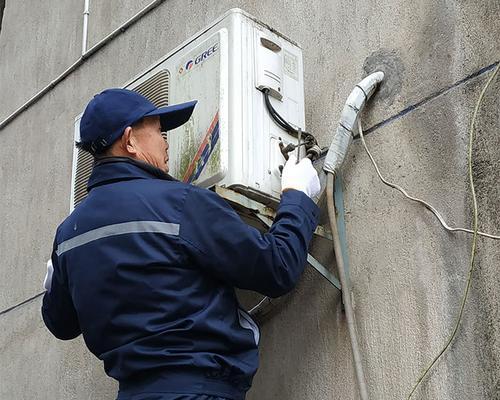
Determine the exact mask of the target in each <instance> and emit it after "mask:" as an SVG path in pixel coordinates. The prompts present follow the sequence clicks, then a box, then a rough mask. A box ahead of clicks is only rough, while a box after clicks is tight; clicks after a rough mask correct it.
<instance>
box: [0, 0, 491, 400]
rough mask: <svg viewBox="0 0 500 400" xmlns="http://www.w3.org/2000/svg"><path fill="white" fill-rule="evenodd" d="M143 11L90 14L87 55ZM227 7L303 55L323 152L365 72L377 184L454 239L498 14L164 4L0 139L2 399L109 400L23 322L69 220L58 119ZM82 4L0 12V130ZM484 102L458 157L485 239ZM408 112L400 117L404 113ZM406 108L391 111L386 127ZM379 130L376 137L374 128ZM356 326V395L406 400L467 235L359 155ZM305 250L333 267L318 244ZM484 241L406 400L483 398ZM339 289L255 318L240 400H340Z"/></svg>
mask: <svg viewBox="0 0 500 400" xmlns="http://www.w3.org/2000/svg"><path fill="white" fill-rule="evenodd" d="M147 3H148V2H147V1H140V2H135V1H130V0H127V1H121V2H116V1H113V2H109V1H103V0H91V16H90V24H89V46H92V45H93V44H95V43H96V42H98V41H99V40H100V39H101V38H102V37H104V36H105V35H106V34H108V33H109V32H111V31H112V30H113V29H114V28H116V27H117V26H119V25H120V24H121V23H122V22H124V21H125V20H126V19H127V18H128V17H129V16H130V15H131V14H133V13H135V12H137V11H138V10H139V9H140V8H141V7H143V6H144V5H146V4H147ZM232 7H241V8H243V9H244V10H246V11H248V12H250V13H251V14H253V15H255V16H256V17H258V18H259V19H262V20H263V21H265V22H267V23H269V24H270V25H271V26H273V27H275V28H276V29H277V30H279V31H281V32H282V33H284V34H286V35H287V36H290V37H291V38H293V39H295V40H297V41H298V42H299V43H301V45H302V47H303V50H304V66H305V85H306V87H305V91H306V93H305V94H306V122H307V126H308V128H309V129H310V130H311V131H312V132H314V133H315V134H316V135H317V137H318V138H319V140H320V142H321V144H322V145H327V144H329V142H330V138H331V134H332V132H333V131H334V129H335V127H336V124H337V121H338V117H339V112H340V110H341V108H342V105H343V102H344V101H345V98H346V96H347V95H348V94H349V92H350V90H351V88H352V87H353V85H354V84H355V83H357V82H358V80H359V79H360V78H361V77H362V76H364V75H365V74H366V73H368V72H371V71H373V70H375V69H377V68H382V69H384V70H385V71H386V72H387V75H388V76H387V82H386V83H385V84H384V86H383V87H382V88H381V91H380V92H379V93H378V94H377V95H376V96H375V97H374V99H373V103H372V105H371V106H370V107H369V109H368V110H367V113H366V114H365V117H364V124H365V126H366V127H368V128H369V127H374V126H375V127H376V128H375V129H372V131H371V133H370V134H369V135H368V137H367V143H368V145H369V146H370V147H371V149H372V151H373V153H374V156H375V158H376V159H377V160H378V162H379V163H380V168H381V169H382V171H384V172H385V173H386V174H387V176H388V177H390V178H391V179H392V180H394V181H396V182H398V183H400V184H402V185H403V186H405V187H407V188H411V192H412V193H414V194H416V195H418V196H421V197H424V198H425V199H428V200H429V201H431V202H432V203H433V204H434V205H435V206H436V207H437V208H438V209H439V210H441V211H442V212H443V214H444V215H445V217H446V219H447V221H448V222H449V223H452V224H456V225H459V226H469V225H470V224H471V196H470V190H469V188H468V181H467V165H466V153H467V142H468V136H467V135H468V126H469V123H470V118H471V115H472V111H473V107H474V104H475V101H476V99H477V97H478V95H479V92H480V90H481V88H482V86H483V85H484V83H485V81H486V80H487V78H488V76H489V75H490V74H491V69H488V70H486V71H484V70H483V69H484V68H485V67H488V66H490V65H492V64H493V63H495V62H497V61H498V60H499V59H500V48H499V45H498V37H500V24H498V15H500V3H499V2H498V1H497V0H485V1H482V2H472V1H464V0H439V1H424V2H412V1H409V0H391V1H386V2H375V1H364V2H358V1H340V0H334V1H330V2H323V1H321V0H310V1H308V2H305V1H288V2H285V1H282V2H281V1H249V0H247V1H243V0H241V1H229V0H222V1H209V0H205V1H202V2H194V1H189V2H186V1H180V0H170V1H166V2H164V3H163V4H162V5H161V6H160V7H158V8H157V9H155V10H153V11H152V12H151V13H150V14H148V15H146V16H145V17H144V18H143V19H142V20H140V21H139V22H138V23H136V24H135V25H133V26H132V27H130V28H129V29H128V30H127V31H126V32H125V33H123V34H122V35H120V36H119V37H117V38H116V39H114V40H113V41H112V42H111V43H110V44H109V45H107V46H106V47H104V48H103V49H101V50H100V51H99V52H98V53H97V54H95V55H94V56H92V57H91V58H90V59H88V60H87V61H86V62H85V63H84V64H83V65H82V66H81V67H80V68H78V69H77V70H76V71H75V72H73V73H72V74H71V75H70V76H69V77H68V78H67V79H65V80H64V81H63V82H62V83H60V84H59V85H58V86H57V87H55V88H54V89H53V90H52V91H51V92H50V93H49V94H48V95H46V96H45V97H43V98H42V99H41V100H40V101H38V102H37V103H36V104H35V105H34V106H32V107H31V108H29V109H28V110H27V111H25V112H24V113H23V114H22V115H21V116H20V117H18V118H17V119H15V120H14V121H13V122H11V123H10V124H9V125H8V126H6V127H5V128H4V129H2V130H0V140H1V143H2V146H1V147H0V184H1V188H2V191H1V196H0V221H2V225H1V229H0V254H1V261H0V271H1V276H2V277H3V278H2V279H1V280H0V332H1V333H0V361H1V362H0V382H1V384H0V399H2V400H3V399H6V400H7V399H9V400H10V399H97V398H99V399H112V398H114V397H113V396H114V393H115V389H116V385H115V383H114V382H113V381H112V380H110V379H109V378H107V377H106V376H105V375H104V373H103V372H102V367H101V365H100V362H99V361H98V360H96V359H94V358H93V357H91V356H90V355H89V354H88V352H87V351H86V349H85V347H84V344H83V341H82V340H81V339H78V340H75V341H73V342H69V343H64V342H60V341H57V340H56V339H54V338H52V337H51V336H50V334H49V333H48V331H47V330H46V329H45V328H44V326H43V322H42V321H41V319H40V314H39V307H40V297H36V298H35V299H34V300H31V301H29V302H27V303H26V304H24V305H21V306H19V307H16V308H14V309H11V310H10V311H6V312H2V310H8V309H9V308H10V307H12V306H13V305H16V304H19V303H21V302H23V301H24V300H27V299H29V298H31V297H33V296H35V295H36V294H38V293H40V292H41V282H42V280H43V277H44V274H45V271H44V264H45V261H46V260H47V258H48V257H49V253H50V249H51V244H52V238H53V234H54V230H55V228H56V226H57V225H58V223H59V222H60V221H61V220H62V219H63V218H64V217H65V215H66V214H67V212H68V209H69V195H70V180H71V161H72V139H73V119H74V117H75V116H76V115H77V114H78V113H79V112H81V110H82V109H83V107H84V105H85V104H86V102H87V100H88V99H89V98H90V97H91V96H92V95H93V94H95V93H97V92H98V91H100V90H101V89H103V88H105V87H110V86H120V85H122V84H123V83H124V82H126V81H127V80H128V79H129V78H130V77H131V76H134V75H136V74H137V73H139V72H141V71H142V70H143V69H144V68H145V67H147V66H148V65H150V64H151V63H153V62H154V61H155V60H157V59H158V58H160V57H161V56H162V55H164V54H165V53H167V52H168V51H169V50H171V49H173V48H174V47H176V46H177V45H178V44H179V43H181V42H182V41H183V40H185V39H186V38H188V37H189V36H190V35H192V34H193V33H195V32H197V31H198V30H200V29H201V28H203V27H204V26H206V25H207V24H208V23H210V22H211V21H212V20H214V19H215V18H216V17H218V16H219V15H221V14H222V13H224V12H225V11H226V10H228V9H229V8H232ZM82 11H83V0H81V1H77V0H72V1H69V2H68V1H66V2H63V1H59V2H57V4H55V3H54V2H42V1H35V0H27V1H23V2H15V1H12V0H10V1H9V0H7V1H6V6H5V11H4V17H3V23H2V30H1V32H0V60H1V61H0V88H1V90H0V120H3V119H4V118H5V117H6V116H8V115H9V114H10V113H11V112H12V111H13V110H15V109H16V108H17V107H19V106H20V105H22V104H23V102H24V101H25V100H27V99H28V98H29V97H31V96H32V95H33V94H34V93H36V92H37V91H38V90H40V89H41V88H42V87H44V86H45V85H46V84H47V83H49V82H50V81H51V80H52V79H54V78H55V77H56V76H57V75H58V74H59V73H60V72H62V71H63V70H64V69H65V68H66V67H68V66H69V65H70V64H71V63H73V62H74V61H75V60H76V59H77V58H78V57H79V52H80V49H81V30H82ZM499 89H500V83H499V79H497V81H496V82H495V83H494V84H493V85H492V87H491V88H490V91H489V94H488V95H487V96H486V98H485V101H484V105H483V107H482V109H481V111H480V113H479V121H478V124H477V130H476V133H477V139H476V143H475V146H474V177H475V180H476V185H477V191H478V200H479V209H480V213H479V218H480V224H479V225H480V228H481V229H482V230H484V231H488V232H491V233H497V234H498V233H499V232H500V202H499V198H500V185H499V184H498V181H499V177H498V170H499V167H500V151H499V148H500V136H499V135H498V130H499V128H500V111H499V109H500V106H499V104H500V100H499V99H498V92H499ZM412 106H415V107H412ZM404 110H407V111H408V112H406V113H402V111H404ZM384 121H386V123H385V124H382V125H381V126H379V127H377V124H379V123H381V122H384ZM344 191H345V201H346V223H347V236H348V244H349V255H350V266H351V275H350V278H351V282H352V286H353V290H352V291H353V297H354V299H355V308H356V314H357V328H358V332H359V339H360V343H361V347H362V350H363V357H364V360H363V361H364V367H365V371H366V375H367V380H368V385H369V392H370V395H371V398H373V399H401V398H405V395H407V393H408V391H409V389H410V387H411V385H412V384H413V383H414V381H415V380H416V378H417V377H418V375H419V373H420V371H422V369H423V368H424V367H425V366H426V365H427V363H428V362H429V361H430V360H431V359H432V358H433V356H434V355H435V354H436V352H438V351H439V349H440V348H441V346H442V345H443V344H444V342H445V341H446V339H447V337H448V335H449V334H450V332H451V329H452V327H453V324H454V322H455V318H456V315H457V312H458V309H459V303H460V297H461V295H462V291H463V289H464V286H465V281H466V277H467V269H468V265H467V264H468V258H469V253H470V245H471V238H470V236H468V235H466V234H462V233H460V234H449V233H446V232H445V231H444V230H443V229H442V228H441V227H440V226H439V225H438V224H437V222H436V220H435V218H434V217H433V216H432V215H431V214H430V213H429V212H428V211H426V210H424V209H422V208H421V207H419V206H417V205H414V204H412V203H409V202H408V201H406V200H404V199H403V197H402V196H401V195H400V194H399V193H397V192H394V191H393V190H391V189H389V188H387V187H385V186H383V185H382V184H381V183H380V182H379V181H378V178H377V177H376V175H375V172H374V170H373V168H372V166H371V165H370V163H369V160H368V158H367V156H366V154H365V153H364V152H363V149H362V146H361V144H360V143H359V142H355V143H354V145H353V146H352V148H351V151H350V153H349V157H348V159H347V161H346V168H345V171H344ZM312 247H313V248H312V252H313V253H314V254H315V255H316V256H317V257H318V258H319V259H321V260H322V261H323V262H325V263H328V264H331V262H332V256H331V252H330V250H329V247H328V243H323V242H320V241H316V242H315V243H313V246H312ZM499 260H500V246H499V244H498V242H495V241H493V240H488V239H479V240H478V249H477V257H476V270H475V272H474V276H473V282H472V287H471V292H470V298H469V301H468V303H467V306H466V308H465V316H464V320H463V323H462V324H461V327H460V331H459V334H458V337H457V339H456V340H455V342H454V344H453V345H452V347H451V349H450V351H449V352H447V353H446V354H445V356H444V357H443V358H442V360H441V361H440V362H439V363H438V364H437V366H436V368H435V369H434V371H433V372H432V374H431V376H430V377H429V379H427V380H426V381H425V382H424V385H423V386H422V388H421V389H419V390H418V391H417V393H416V395H415V398H418V399H450V400H451V399H478V400H483V399H484V400H487V399H488V400H490V399H500V320H499V317H500V316H499V311H498V304H499V301H500V295H499V279H498V276H497V274H498V270H499V268H498V267H499ZM339 302H340V297H339V294H338V292H336V291H335V289H333V288H332V287H331V286H329V285H328V284H326V283H325V281H324V280H323V279H321V278H320V277H319V276H318V275H317V274H316V273H315V272H314V271H312V270H310V269H308V270H306V273H305V274H304V277H303V279H302V280H301V282H300V283H299V285H298V287H297V289H296V290H295V291H294V292H293V293H292V294H291V295H289V296H287V297H286V298H285V299H284V300H283V301H282V302H281V303H280V304H279V305H277V306H276V307H275V308H274V309H273V311H272V313H271V314H270V315H268V316H267V317H265V318H264V319H263V321H262V322H261V328H262V345H261V368H260V371H259V373H258V374H257V376H256V378H255V382H254V387H253V389H252V390H251V392H250V394H249V396H248V398H249V399H250V400H257V399H259V400H270V399H286V400H299V399H310V400H312V399H325V400H326V399H331V398H339V399H340V398H342V399H347V400H349V399H356V398H357V392H356V386H355V380H354V375H353V368H352V360H351V352H350V349H349V340H348V336H347V333H346V324H345V318H344V315H343V314H342V311H341V307H340V303H339Z"/></svg>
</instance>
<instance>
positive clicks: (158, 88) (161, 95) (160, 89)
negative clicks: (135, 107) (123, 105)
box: [73, 70, 170, 207]
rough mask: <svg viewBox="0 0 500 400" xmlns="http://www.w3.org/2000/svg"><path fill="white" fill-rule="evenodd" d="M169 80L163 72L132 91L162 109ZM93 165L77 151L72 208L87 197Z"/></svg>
mask: <svg viewBox="0 0 500 400" xmlns="http://www.w3.org/2000/svg"><path fill="white" fill-rule="evenodd" d="M169 78H170V73H169V72H168V71H167V70H163V71H160V72H158V73H157V74H155V75H153V76H152V77H151V78H149V79H148V80H146V81H144V82H143V83H141V84H140V85H139V86H137V87H136V88H134V89H133V90H135V91H137V92H139V93H140V94H142V95H143V96H145V97H146V98H148V99H149V100H150V101H151V102H152V103H153V104H154V105H155V106H156V107H164V106H167V105H168V94H169ZM93 164H94V157H93V156H92V155H91V154H89V153H87V152H86V151H83V150H80V149H78V154H77V160H76V172H75V180H74V185H75V187H74V201H73V206H74V207H76V206H77V205H78V204H79V203H81V201H82V200H83V199H85V197H87V182H88V180H89V177H90V174H91V173H92V166H93Z"/></svg>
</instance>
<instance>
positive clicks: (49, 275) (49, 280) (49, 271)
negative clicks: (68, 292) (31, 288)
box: [43, 260, 54, 292]
mask: <svg viewBox="0 0 500 400" xmlns="http://www.w3.org/2000/svg"><path fill="white" fill-rule="evenodd" d="M53 274H54V267H53V266H52V260H49V261H47V274H46V275H45V280H44V281H43V287H44V288H45V289H46V290H47V291H49V292H50V289H51V286H52V275H53Z"/></svg>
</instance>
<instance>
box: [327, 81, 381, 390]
mask: <svg viewBox="0 0 500 400" xmlns="http://www.w3.org/2000/svg"><path fill="white" fill-rule="evenodd" d="M383 79H384V73H383V72H375V73H373V74H371V75H369V76H367V77H366V78H365V79H363V80H362V81H361V82H360V83H358V84H357V85H356V87H355V88H354V90H353V91H352V92H351V94H350V95H349V97H348V98H347V101H346V103H345V106H344V109H343V110H342V115H341V116H340V122H339V126H338V128H337V131H336V133H335V135H334V137H333V140H332V143H331V145H330V148H329V149H328V153H327V155H326V159H325V164H324V166H323V170H324V171H325V172H326V174H327V177H326V179H327V184H326V196H327V204H328V218H329V221H330V229H331V231H332V236H333V249H334V252H335V260H336V262H337V270H338V274H339V279H340V284H341V287H342V302H343V304H344V309H345V314H346V319H347V329H348V331H349V338H350V341H351V348H352V355H353V359H354V370H355V372H356V379H357V381H358V387H359V394H360V397H361V400H368V391H367V388H366V380H365V376H364V373H363V364H362V359H361V352H360V350H359V345H358V338H357V333H356V321H355V318H354V310H353V307H352V303H351V290H350V288H349V284H348V281H347V277H346V273H345V269H344V258H343V256H342V248H341V245H340V238H339V233H338V230H337V220H336V214H335V202H334V198H333V192H334V181H335V175H336V173H337V172H338V171H339V169H340V167H341V166H342V163H343V161H344V158H345V156H346V154H347V149H348V147H349V144H350V143H351V141H352V137H353V130H354V128H355V127H356V124H357V123H358V118H359V113H360V112H361V111H362V110H363V108H364V106H365V104H366V101H367V100H368V99H369V98H370V97H371V95H372V94H373V92H374V91H375V89H376V87H377V84H378V83H380V82H381V81H382V80H383Z"/></svg>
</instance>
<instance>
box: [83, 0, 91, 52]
mask: <svg viewBox="0 0 500 400" xmlns="http://www.w3.org/2000/svg"><path fill="white" fill-rule="evenodd" d="M89 3H90V0H85V5H84V6H83V34H82V56H83V55H84V54H85V53H86V52H87V37H88V30H89V13H90V12H89V8H90V4H89Z"/></svg>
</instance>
